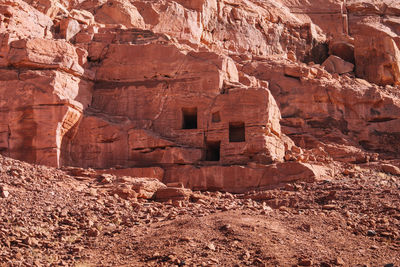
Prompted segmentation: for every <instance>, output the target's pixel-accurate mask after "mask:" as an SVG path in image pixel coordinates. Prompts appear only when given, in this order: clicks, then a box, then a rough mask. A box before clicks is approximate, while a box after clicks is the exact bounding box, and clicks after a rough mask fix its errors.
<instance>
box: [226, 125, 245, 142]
mask: <svg viewBox="0 0 400 267" xmlns="http://www.w3.org/2000/svg"><path fill="white" fill-rule="evenodd" d="M244 141H246V138H245V128H244V122H230V123H229V142H244Z"/></svg>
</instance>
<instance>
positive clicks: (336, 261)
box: [335, 257, 344, 265]
mask: <svg viewBox="0 0 400 267" xmlns="http://www.w3.org/2000/svg"><path fill="white" fill-rule="evenodd" d="M335 264H336V265H344V261H343V259H342V258H341V257H337V258H336V259H335Z"/></svg>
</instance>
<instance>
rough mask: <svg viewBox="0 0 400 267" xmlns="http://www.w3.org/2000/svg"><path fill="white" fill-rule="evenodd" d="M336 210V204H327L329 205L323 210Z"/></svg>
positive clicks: (323, 207) (324, 206)
mask: <svg viewBox="0 0 400 267" xmlns="http://www.w3.org/2000/svg"><path fill="white" fill-rule="evenodd" d="M335 208H336V205H334V204H327V205H323V206H322V209H323V210H334V209H335Z"/></svg>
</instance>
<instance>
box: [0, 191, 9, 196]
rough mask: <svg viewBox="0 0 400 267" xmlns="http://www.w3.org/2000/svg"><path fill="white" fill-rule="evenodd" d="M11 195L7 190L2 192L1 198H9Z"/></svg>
mask: <svg viewBox="0 0 400 267" xmlns="http://www.w3.org/2000/svg"><path fill="white" fill-rule="evenodd" d="M9 195H10V193H9V192H8V191H6V190H2V191H1V194H0V196H1V197H2V198H8V196H9Z"/></svg>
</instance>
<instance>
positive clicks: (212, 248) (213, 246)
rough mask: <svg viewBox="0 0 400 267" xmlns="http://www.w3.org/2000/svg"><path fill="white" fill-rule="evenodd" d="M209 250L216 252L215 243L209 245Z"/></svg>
mask: <svg viewBox="0 0 400 267" xmlns="http://www.w3.org/2000/svg"><path fill="white" fill-rule="evenodd" d="M207 248H208V249H209V250H212V251H215V245H214V244H213V243H209V244H208V245H207Z"/></svg>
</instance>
